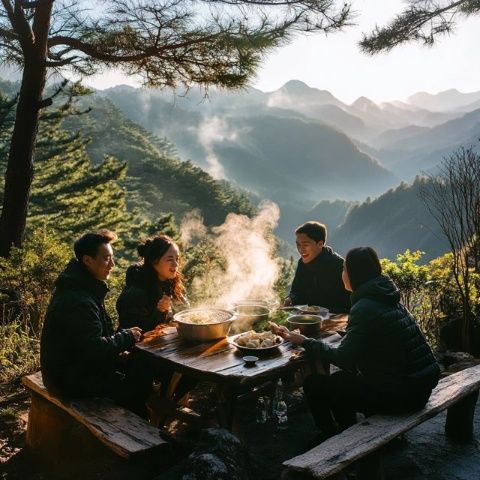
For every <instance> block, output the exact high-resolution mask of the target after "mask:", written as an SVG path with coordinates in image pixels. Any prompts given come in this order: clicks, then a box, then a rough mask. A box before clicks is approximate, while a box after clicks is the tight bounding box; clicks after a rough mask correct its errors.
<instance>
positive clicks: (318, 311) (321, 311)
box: [295, 305, 330, 318]
mask: <svg viewBox="0 0 480 480" xmlns="http://www.w3.org/2000/svg"><path fill="white" fill-rule="evenodd" d="M295 308H296V309H297V310H298V311H299V312H301V313H304V314H306V315H320V316H322V317H323V318H328V317H329V315H330V311H329V310H328V308H325V307H320V306H319V305H295Z"/></svg>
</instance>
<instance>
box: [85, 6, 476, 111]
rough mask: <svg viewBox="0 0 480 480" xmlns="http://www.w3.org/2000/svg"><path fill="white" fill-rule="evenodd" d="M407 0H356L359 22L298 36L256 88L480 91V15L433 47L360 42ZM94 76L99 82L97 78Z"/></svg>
mask: <svg viewBox="0 0 480 480" xmlns="http://www.w3.org/2000/svg"><path fill="white" fill-rule="evenodd" d="M402 4H403V2H402V0H353V6H354V9H355V10H356V12H357V13H358V15H357V17H356V18H355V20H354V21H355V23H356V24H357V25H355V26H353V27H348V28H346V29H345V31H344V32H340V33H335V34H331V35H328V36H325V35H321V34H316V35H310V36H304V37H298V38H296V39H295V40H294V41H293V42H292V43H291V44H289V45H288V46H286V47H283V48H281V49H278V50H276V51H275V52H274V53H271V54H270V55H269V56H268V57H267V58H266V59H265V61H264V63H263V65H262V67H261V69H260V70H259V72H258V75H257V78H256V79H255V80H254V81H253V82H252V85H253V86H254V87H257V88H259V89H261V90H264V91H271V90H276V89H277V88H279V87H281V86H282V85H283V84H284V83H285V82H287V81H288V80H291V79H298V80H302V81H304V82H305V83H307V84H308V85H310V86H312V87H316V88H320V89H325V90H329V91H330V92H332V93H333V94H334V95H335V96H337V97H338V98H339V99H340V100H343V101H345V102H348V103H350V102H353V101H354V100H355V99H356V98H358V97H359V96H361V95H364V96H366V97H369V98H371V99H373V100H376V101H381V100H393V99H399V100H404V99H406V98H407V97H408V96H409V95H411V94H413V93H415V92H418V91H428V92H431V93H437V92H439V91H442V90H447V89H449V88H457V89H458V90H460V91H462V92H471V91H478V90H480V61H479V60H480V54H479V53H478V50H477V48H478V45H479V44H480V18H479V17H478V16H477V17H473V18H471V19H469V20H466V21H461V22H460V24H459V27H458V28H457V30H456V31H455V32H454V34H452V35H451V36H450V37H443V38H442V39H441V40H440V42H439V43H437V44H436V45H435V46H434V47H432V48H425V47H421V46H420V45H417V44H410V45H406V46H400V47H397V48H396V49H394V50H393V51H391V52H390V53H387V54H381V55H377V56H374V57H369V56H366V55H364V54H362V53H361V52H360V50H359V48H358V46H357V43H358V41H359V40H360V39H361V36H362V35H361V33H362V31H366V32H369V31H370V29H371V28H372V27H373V26H374V25H375V24H379V25H382V24H383V23H384V22H385V21H387V20H389V19H391V18H392V16H393V15H394V14H395V13H398V12H400V11H401V8H402ZM92 80H93V81H92ZM87 83H89V84H91V85H93V86H95V87H97V88H106V87H109V86H112V85H116V84H120V83H127V84H130V85H136V82H135V80H134V79H132V78H127V77H125V76H123V75H120V74H118V73H116V72H109V73H108V74H104V75H102V76H100V77H96V78H95V79H90V80H89V81H87Z"/></svg>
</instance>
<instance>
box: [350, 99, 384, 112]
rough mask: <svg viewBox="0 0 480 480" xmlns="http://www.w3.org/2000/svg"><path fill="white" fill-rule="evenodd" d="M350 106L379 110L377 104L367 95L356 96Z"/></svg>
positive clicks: (363, 109)
mask: <svg viewBox="0 0 480 480" xmlns="http://www.w3.org/2000/svg"><path fill="white" fill-rule="evenodd" d="M352 108H355V109H357V110H361V111H368V110H375V111H378V110H380V108H379V106H378V105H377V104H376V103H375V102H373V101H372V100H370V99H369V98H367V97H358V98H357V99H356V100H355V101H354V102H353V103H352Z"/></svg>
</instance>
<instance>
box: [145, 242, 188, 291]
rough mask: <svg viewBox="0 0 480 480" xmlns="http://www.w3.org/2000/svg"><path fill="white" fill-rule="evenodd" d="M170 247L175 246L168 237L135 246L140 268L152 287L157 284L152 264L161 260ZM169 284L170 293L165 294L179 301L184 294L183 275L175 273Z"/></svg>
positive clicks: (156, 276)
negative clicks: (141, 260) (140, 259)
mask: <svg viewBox="0 0 480 480" xmlns="http://www.w3.org/2000/svg"><path fill="white" fill-rule="evenodd" d="M172 245H175V246H177V244H176V243H175V242H174V241H173V240H172V239H171V238H170V237H169V236H167V235H158V236H156V237H153V238H148V239H147V240H145V241H143V242H141V243H139V244H138V246H137V252H138V255H139V256H140V257H141V258H142V259H143V265H142V268H143V269H144V272H145V275H146V279H147V280H148V281H149V282H151V285H152V286H153V285H157V284H158V275H157V272H156V271H155V268H154V266H153V264H154V263H155V262H156V261H158V260H159V259H160V258H162V257H163V256H164V255H165V254H166V253H167V251H168V249H169V248H170V247H171V246H172ZM177 248H178V247H177ZM170 283H171V288H170V291H169V292H165V293H167V294H168V295H171V296H172V297H173V298H174V299H175V300H180V299H181V298H182V297H183V296H184V294H185V287H184V285H183V275H182V274H181V273H180V272H179V271H177V273H176V275H175V278H174V279H173V280H171V281H170Z"/></svg>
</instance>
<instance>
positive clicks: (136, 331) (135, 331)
mask: <svg viewBox="0 0 480 480" xmlns="http://www.w3.org/2000/svg"><path fill="white" fill-rule="evenodd" d="M130 331H131V332H132V335H133V338H134V339H135V343H137V342H139V341H140V340H141V339H142V329H141V328H140V327H132V328H131V329H130Z"/></svg>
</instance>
